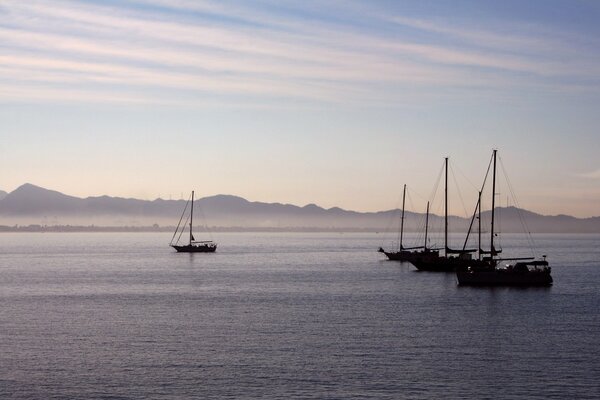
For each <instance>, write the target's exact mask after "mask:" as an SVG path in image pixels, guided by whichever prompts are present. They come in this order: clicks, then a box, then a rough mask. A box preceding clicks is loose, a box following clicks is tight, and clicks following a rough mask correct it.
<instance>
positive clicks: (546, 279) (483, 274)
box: [456, 150, 552, 286]
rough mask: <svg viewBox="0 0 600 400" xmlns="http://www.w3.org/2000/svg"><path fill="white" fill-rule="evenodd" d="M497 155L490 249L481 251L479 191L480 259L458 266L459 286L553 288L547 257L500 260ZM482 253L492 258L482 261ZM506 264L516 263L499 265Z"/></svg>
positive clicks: (493, 160)
mask: <svg viewBox="0 0 600 400" xmlns="http://www.w3.org/2000/svg"><path fill="white" fill-rule="evenodd" d="M496 152H497V150H494V151H493V153H492V160H491V161H492V162H493V173H492V210H491V230H490V250H489V251H484V250H482V249H481V192H479V201H478V212H479V259H478V260H473V261H472V262H470V263H467V264H465V265H461V266H459V267H457V269H456V278H457V280H458V284H459V285H464V286H550V285H552V276H551V268H550V267H549V265H548V261H547V260H546V256H545V255H544V256H542V259H535V258H534V257H519V258H496V256H497V255H498V254H499V253H500V252H501V250H497V249H496V248H495V247H494V236H495V235H494V211H495V198H496V196H495V193H496ZM488 168H489V167H488ZM488 171H489V169H488ZM484 185H485V180H484ZM473 217H474V215H473ZM471 221H472V220H471ZM482 254H489V256H487V257H483V258H482ZM504 261H509V262H512V261H516V262H515V263H514V264H510V263H507V264H504V265H503V266H499V265H500V264H501V263H502V262H504Z"/></svg>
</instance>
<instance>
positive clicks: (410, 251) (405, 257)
mask: <svg viewBox="0 0 600 400" xmlns="http://www.w3.org/2000/svg"><path fill="white" fill-rule="evenodd" d="M405 204H406V185H404V190H403V191H402V215H401V217H400V240H399V242H400V243H399V245H398V250H397V251H385V250H384V249H383V247H380V248H379V250H377V251H378V252H380V253H383V254H385V255H386V256H387V258H388V259H389V260H393V261H408V262H410V261H411V260H413V258H414V257H415V256H417V254H419V253H420V252H417V251H415V250H416V249H423V247H422V246H417V247H404V246H403V245H402V238H403V235H404V206H405ZM427 210H428V216H429V203H427ZM426 229H427V228H426ZM425 232H426V233H425V243H426V244H427V231H425Z"/></svg>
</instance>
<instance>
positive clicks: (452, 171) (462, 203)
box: [449, 164, 468, 215]
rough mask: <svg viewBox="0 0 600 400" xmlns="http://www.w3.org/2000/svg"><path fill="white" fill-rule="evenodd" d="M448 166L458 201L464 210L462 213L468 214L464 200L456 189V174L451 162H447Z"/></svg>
mask: <svg viewBox="0 0 600 400" xmlns="http://www.w3.org/2000/svg"><path fill="white" fill-rule="evenodd" d="M449 166H450V175H452V181H453V182H454V186H455V187H456V192H457V193H458V198H459V199H460V203H461V205H462V207H463V211H464V214H463V215H468V214H467V207H466V206H465V200H464V199H463V197H462V193H461V191H460V190H459V189H458V181H457V180H456V174H455V173H454V166H453V164H449Z"/></svg>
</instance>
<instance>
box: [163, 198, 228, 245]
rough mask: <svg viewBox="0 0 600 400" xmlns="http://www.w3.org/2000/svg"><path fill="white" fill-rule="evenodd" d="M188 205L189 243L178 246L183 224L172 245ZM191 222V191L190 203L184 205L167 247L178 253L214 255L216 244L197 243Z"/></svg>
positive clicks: (183, 227) (192, 219) (192, 204)
mask: <svg viewBox="0 0 600 400" xmlns="http://www.w3.org/2000/svg"><path fill="white" fill-rule="evenodd" d="M188 204H190V215H189V220H190V236H189V242H188V243H187V244H184V245H180V244H179V239H180V238H181V235H182V234H183V231H184V229H185V223H184V225H183V226H182V228H181V232H180V233H179V236H178V237H177V240H176V241H175V243H173V241H174V240H175V236H177V232H179V227H180V225H181V221H182V220H183V216H184V215H185V212H186V210H187V206H188ZM186 222H187V221H186ZM193 222H194V191H192V197H191V201H188V202H187V203H186V204H185V208H184V209H183V213H182V214H181V218H179V223H178V224H177V228H175V233H173V237H172V238H171V243H169V246H171V247H172V248H174V249H175V250H177V252H178V253H214V252H215V251H216V250H217V244H216V243H215V242H213V241H212V240H204V241H197V240H196V239H195V238H194V234H193Z"/></svg>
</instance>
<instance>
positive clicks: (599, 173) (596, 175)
mask: <svg viewBox="0 0 600 400" xmlns="http://www.w3.org/2000/svg"><path fill="white" fill-rule="evenodd" d="M577 175H578V176H580V177H582V178H588V179H600V169H597V170H595V171H590V172H583V173H580V174H577Z"/></svg>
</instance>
